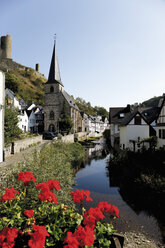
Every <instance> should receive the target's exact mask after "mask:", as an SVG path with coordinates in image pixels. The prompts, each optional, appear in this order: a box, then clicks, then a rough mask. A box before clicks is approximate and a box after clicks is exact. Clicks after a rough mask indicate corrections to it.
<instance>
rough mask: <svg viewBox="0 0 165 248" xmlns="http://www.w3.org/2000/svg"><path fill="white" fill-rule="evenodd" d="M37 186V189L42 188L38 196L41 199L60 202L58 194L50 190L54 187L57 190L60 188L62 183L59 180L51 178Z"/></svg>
mask: <svg viewBox="0 0 165 248" xmlns="http://www.w3.org/2000/svg"><path fill="white" fill-rule="evenodd" d="M35 187H36V189H41V193H40V194H39V195H38V198H39V199H40V200H41V201H49V202H54V203H56V204H57V203H58V201H57V196H56V195H55V194H54V193H53V192H51V191H50V190H53V189H54V188H56V189H57V190H59V189H60V183H59V182H58V181H57V180H54V181H53V180H49V181H48V182H43V183H39V184H37V185H36V186H35Z"/></svg>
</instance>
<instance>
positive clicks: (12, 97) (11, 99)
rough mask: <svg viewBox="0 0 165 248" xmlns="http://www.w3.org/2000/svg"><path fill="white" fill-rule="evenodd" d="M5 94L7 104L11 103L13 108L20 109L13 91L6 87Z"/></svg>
mask: <svg viewBox="0 0 165 248" xmlns="http://www.w3.org/2000/svg"><path fill="white" fill-rule="evenodd" d="M5 96H8V104H11V105H12V106H13V107H14V108H18V109H19V110H20V109H21V105H20V103H19V100H18V99H17V97H16V96H15V94H14V92H13V91H12V90H10V89H8V88H6V89H5Z"/></svg>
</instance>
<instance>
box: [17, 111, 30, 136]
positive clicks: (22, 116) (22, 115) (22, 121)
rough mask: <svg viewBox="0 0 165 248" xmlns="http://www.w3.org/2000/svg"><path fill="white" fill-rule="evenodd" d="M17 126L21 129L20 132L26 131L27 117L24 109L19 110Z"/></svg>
mask: <svg viewBox="0 0 165 248" xmlns="http://www.w3.org/2000/svg"><path fill="white" fill-rule="evenodd" d="M18 120H19V122H18V127H19V128H20V129H21V130H22V132H28V122H29V118H28V115H27V113H26V110H21V111H20V113H19V115H18Z"/></svg>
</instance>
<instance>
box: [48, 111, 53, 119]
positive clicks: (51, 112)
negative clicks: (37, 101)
mask: <svg viewBox="0 0 165 248" xmlns="http://www.w3.org/2000/svg"><path fill="white" fill-rule="evenodd" d="M49 120H54V112H53V111H50V115H49Z"/></svg>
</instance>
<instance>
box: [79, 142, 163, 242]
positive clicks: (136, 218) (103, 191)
mask: <svg viewBox="0 0 165 248" xmlns="http://www.w3.org/2000/svg"><path fill="white" fill-rule="evenodd" d="M109 156H110V155H109V152H108V150H107V149H106V148H105V147H104V146H102V145H100V144H96V145H95V147H92V148H88V149H86V159H85V162H84V164H83V167H84V168H80V169H79V171H78V172H77V173H76V177H75V180H76V182H77V185H76V186H75V188H78V189H84V190H90V192H91V197H92V198H93V199H94V201H93V202H91V203H90V207H95V206H96V205H97V204H98V202H99V201H108V202H109V203H111V204H114V205H116V206H118V208H119V209H120V218H119V220H117V222H116V228H117V230H118V231H119V232H120V231H122V232H125V231H137V232H144V233H149V236H150V237H153V238H154V239H156V240H160V238H161V235H160V230H161V234H162V236H163V237H165V235H164V230H165V228H164V217H165V216H164V214H163V209H164V207H165V206H164V204H162V206H158V205H157V203H156V202H155V201H157V199H155V200H154V201H153V198H152V197H151V198H150V200H149V199H148V198H147V197H146V196H145V195H143V194H142V192H141V191H140V192H139V191H138V190H137V191H134V190H133V189H132V188H131V187H130V186H128V185H127V182H125V183H123V182H121V181H118V180H117V178H115V177H114V175H112V174H111V173H109V170H108V169H107V165H108V164H107V163H108V160H109ZM88 205H89V204H88ZM151 206H152V207H151ZM153 206H154V207H153ZM85 207H87V208H88V207H89V206H85ZM160 212H161V214H163V216H162V218H160V216H161V215H160ZM155 218H156V219H155ZM157 221H158V224H157Z"/></svg>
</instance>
